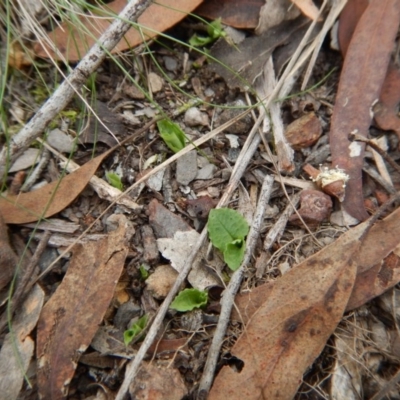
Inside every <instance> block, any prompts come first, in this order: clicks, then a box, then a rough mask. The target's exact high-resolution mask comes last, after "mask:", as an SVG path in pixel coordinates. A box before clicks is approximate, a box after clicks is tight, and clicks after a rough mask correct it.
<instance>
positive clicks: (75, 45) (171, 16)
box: [35, 0, 202, 62]
mask: <svg viewBox="0 0 400 400" xmlns="http://www.w3.org/2000/svg"><path fill="white" fill-rule="evenodd" d="M201 2H202V0H160V1H158V2H157V3H152V4H150V6H149V7H148V8H147V9H146V10H145V11H144V13H143V14H142V15H141V16H140V17H139V19H138V24H140V26H141V27H142V30H143V37H145V38H146V39H151V38H153V37H155V36H157V35H158V34H159V33H160V32H164V31H166V30H167V29H169V28H171V27H172V26H174V25H175V24H176V23H177V22H179V21H180V20H181V19H183V18H184V17H186V15H187V14H188V13H189V12H191V11H193V10H194V9H195V8H196V7H197V6H198V5H199V4H200V3H201ZM126 4H127V0H115V1H113V2H111V3H108V4H106V5H105V6H104V7H103V10H104V11H103V12H102V14H101V15H100V16H97V17H96V15H93V14H92V15H82V16H80V17H79V20H80V22H79V23H77V22H76V21H75V22H74V23H70V24H68V23H64V24H62V25H60V26H59V27H57V28H56V29H55V30H54V31H52V32H50V33H49V37H50V39H51V40H52V41H53V46H54V47H55V48H57V49H58V50H59V51H60V52H61V54H62V55H63V56H64V57H65V58H66V59H67V60H68V61H70V62H73V61H79V60H80V59H81V58H82V57H83V56H84V55H85V54H86V53H87V51H88V50H89V49H90V48H91V47H92V45H93V44H94V43H95V40H96V38H98V37H100V35H101V34H102V33H104V32H105V31H106V29H107V28H108V27H109V26H110V24H111V22H112V18H106V16H109V15H110V14H111V15H113V14H119V13H120V12H121V11H122V10H123V9H124V7H125V6H126ZM146 28H149V29H146ZM84 32H89V33H88V34H85V33H84ZM93 36H95V37H93ZM142 42H143V40H142V35H141V33H140V32H139V31H138V30H137V29H135V28H131V29H130V30H129V31H128V32H127V33H126V35H125V36H124V37H123V38H122V40H121V41H120V42H119V43H118V44H117V46H116V47H115V48H114V49H113V51H112V53H117V52H121V51H124V50H127V49H130V48H133V47H135V46H137V45H139V44H141V43H142ZM43 46H45V48H43ZM45 49H46V50H45ZM35 51H36V54H37V56H39V57H43V58H48V57H49V55H50V56H51V57H53V58H55V59H59V57H58V56H57V54H56V53H55V52H54V51H52V50H51V48H50V47H49V46H48V45H47V44H45V43H43V42H40V43H37V44H36V46H35ZM47 52H48V53H47Z"/></svg>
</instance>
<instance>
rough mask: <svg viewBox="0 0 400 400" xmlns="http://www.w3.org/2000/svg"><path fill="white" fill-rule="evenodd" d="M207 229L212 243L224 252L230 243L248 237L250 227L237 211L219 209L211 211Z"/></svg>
mask: <svg viewBox="0 0 400 400" xmlns="http://www.w3.org/2000/svg"><path fill="white" fill-rule="evenodd" d="M207 229H208V235H209V237H210V240H211V243H212V244H213V245H214V246H215V247H216V248H217V249H220V250H221V251H222V252H223V251H225V249H226V246H227V245H228V244H229V243H233V242H234V241H235V240H236V239H239V240H243V239H244V238H245V237H246V235H247V233H248V232H249V225H248V223H247V221H246V220H245V219H244V218H243V217H242V216H241V215H240V214H239V213H238V212H237V211H235V210H232V209H230V208H218V209H213V210H211V211H210V214H209V216H208V224H207Z"/></svg>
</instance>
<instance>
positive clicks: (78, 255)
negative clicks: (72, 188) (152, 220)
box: [37, 215, 130, 399]
mask: <svg viewBox="0 0 400 400" xmlns="http://www.w3.org/2000/svg"><path fill="white" fill-rule="evenodd" d="M117 219H118V221H119V225H118V229H117V230H116V231H113V232H111V233H110V234H109V236H108V237H106V238H104V239H102V240H99V241H97V242H90V243H87V244H85V245H84V246H83V245H77V246H76V247H75V250H74V252H73V257H72V259H71V262H70V265H69V267H68V271H67V273H66V275H65V277H64V279H63V281H62V283H61V284H60V286H59V287H58V288H57V290H56V292H55V293H54V294H53V296H52V297H51V298H50V300H49V301H48V302H47V304H46V305H45V306H44V308H43V311H42V314H41V316H40V320H39V323H38V332H37V358H38V370H37V378H38V389H39V395H40V397H41V398H44V399H63V398H65V397H66V396H67V394H68V385H69V383H70V382H71V379H72V377H73V375H74V372H75V368H76V366H77V362H78V360H79V356H80V355H81V354H82V353H83V352H84V351H85V350H86V349H87V347H88V346H89V344H90V342H91V341H92V338H93V336H94V335H95V333H96V331H97V329H98V327H99V324H100V323H101V321H102V320H103V317H104V314H105V312H106V311H107V308H108V306H109V304H110V301H111V299H112V297H113V295H114V291H115V287H116V284H117V282H118V279H119V277H120V275H121V273H122V269H123V266H124V262H125V258H126V255H127V254H128V247H127V240H128V239H129V238H127V236H128V235H129V234H128V232H129V231H130V230H129V226H128V221H127V219H126V218H125V217H124V216H122V215H118V216H117Z"/></svg>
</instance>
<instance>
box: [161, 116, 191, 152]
mask: <svg viewBox="0 0 400 400" xmlns="http://www.w3.org/2000/svg"><path fill="white" fill-rule="evenodd" d="M157 126H158V130H159V131H160V136H161V137H162V139H163V140H164V142H165V144H166V145H167V146H168V147H169V148H170V149H171V150H172V151H173V152H174V153H177V152H178V151H181V150H182V149H183V148H184V147H185V146H186V136H185V134H184V133H183V131H182V129H181V128H180V127H179V126H178V125H177V124H175V123H174V122H172V121H170V120H169V119H162V120H161V121H158V122H157Z"/></svg>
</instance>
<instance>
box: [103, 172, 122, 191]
mask: <svg viewBox="0 0 400 400" xmlns="http://www.w3.org/2000/svg"><path fill="white" fill-rule="evenodd" d="M106 178H107V180H108V183H109V184H110V185H111V186H113V187H115V188H117V189H119V190H122V189H123V188H124V185H123V184H122V181H121V178H120V177H119V175H117V174H115V173H114V172H106Z"/></svg>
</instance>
